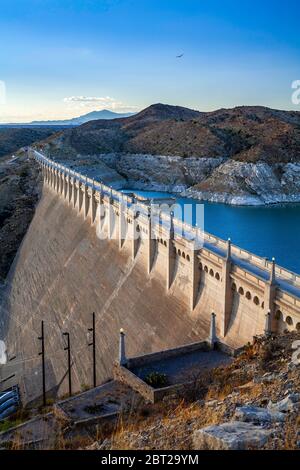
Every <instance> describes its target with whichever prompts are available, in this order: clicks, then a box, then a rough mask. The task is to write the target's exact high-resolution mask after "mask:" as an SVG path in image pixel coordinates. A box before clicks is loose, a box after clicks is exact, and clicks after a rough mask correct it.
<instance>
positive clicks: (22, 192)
mask: <svg viewBox="0 0 300 470" xmlns="http://www.w3.org/2000/svg"><path fill="white" fill-rule="evenodd" d="M41 183H42V180H41V176H40V170H39V168H38V165H37V164H35V162H33V161H29V160H28V158H27V155H26V154H25V153H23V152H18V153H17V154H16V156H15V157H7V158H3V159H2V160H0V247H1V250H0V284H1V283H3V282H4V280H5V278H6V275H7V273H8V270H9V268H10V265H11V263H12V261H13V259H14V257H15V254H16V252H17V250H18V248H19V245H20V243H21V241H22V239H23V236H24V235H25V233H26V231H27V228H28V226H29V224H30V222H31V219H32V217H33V214H34V209H35V205H36V203H37V200H38V198H39V195H40V192H41V186H42V184H41Z"/></svg>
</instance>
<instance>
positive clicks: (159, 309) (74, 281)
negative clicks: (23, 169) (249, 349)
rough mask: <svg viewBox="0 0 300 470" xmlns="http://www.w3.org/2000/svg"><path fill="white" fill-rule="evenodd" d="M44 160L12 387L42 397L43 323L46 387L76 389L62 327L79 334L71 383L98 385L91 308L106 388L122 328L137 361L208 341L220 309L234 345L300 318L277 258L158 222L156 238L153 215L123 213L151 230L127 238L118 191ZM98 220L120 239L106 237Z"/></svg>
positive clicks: (11, 361)
mask: <svg viewBox="0 0 300 470" xmlns="http://www.w3.org/2000/svg"><path fill="white" fill-rule="evenodd" d="M36 158H38V159H39V160H40V162H41V164H42V170H43V176H44V189H43V194H42V198H41V200H40V202H39V204H38V206H37V209H36V213H35V216H34V219H33V221H32V223H31V225H30V227H29V230H28V232H27V235H26V237H25V239H24V240H23V243H22V245H21V247H20V249H19V251H18V254H17V256H16V258H15V261H14V263H13V265H12V267H11V270H10V273H9V276H8V279H7V285H6V287H5V288H4V290H3V292H2V303H1V311H0V322H1V323H0V324H1V328H0V339H1V340H3V341H4V342H5V345H6V348H7V350H6V355H7V363H6V364H5V365H2V366H0V374H1V376H0V379H1V383H2V389H5V388H7V387H9V386H11V385H15V384H18V385H19V387H20V390H21V393H22V395H23V397H24V401H27V402H30V401H32V400H34V399H36V398H38V397H39V396H41V394H42V385H41V384H42V370H41V357H40V356H39V352H40V350H41V341H40V340H39V339H38V338H39V337H40V335H41V321H44V329H45V363H46V389H47V391H49V392H50V391H51V392H52V394H54V395H59V396H62V395H64V394H66V393H67V392H68V377H67V373H68V363H67V352H66V351H65V350H64V348H65V347H66V342H65V340H66V338H65V337H64V336H63V333H64V332H68V333H69V334H70V344H71V361H72V368H71V370H72V390H73V391H74V392H75V391H79V390H82V389H83V388H85V387H86V386H91V385H92V349H91V348H90V347H88V343H89V342H90V338H89V333H88V329H89V328H91V326H92V312H95V318H96V360H97V383H98V384H100V383H102V382H104V381H106V380H108V379H110V378H112V366H113V363H114V361H115V360H116V358H117V356H118V340H119V330H120V328H123V329H124V330H125V333H126V334H127V336H126V348H127V355H128V356H129V357H130V356H138V355H141V354H144V353H149V352H155V351H159V350H161V349H167V348H172V347H176V346H179V345H183V344H187V343H192V342H197V341H200V340H203V339H206V338H207V336H208V334H209V325H210V318H211V313H212V312H215V313H216V323H217V334H218V336H219V337H220V338H222V341H223V342H225V343H227V344H228V345H230V346H232V347H239V346H242V345H243V344H245V343H246V342H247V341H251V340H252V338H253V336H254V335H256V334H263V333H264V332H265V331H266V329H268V330H269V331H277V330H279V329H284V328H285V327H287V328H289V329H294V328H296V327H298V326H299V324H300V323H299V322H300V301H299V298H298V293H297V289H298V284H297V283H298V281H299V280H298V279H297V278H291V279H286V278H285V277H284V275H285V271H284V270H282V271H281V272H280V275H281V278H282V279H281V284H280V285H279V284H278V283H276V277H278V274H279V272H278V268H277V267H275V265H274V263H273V264H264V265H263V266H258V264H259V263H261V262H262V260H260V259H259V258H257V257H254V255H251V256H253V258H251V259H250V258H249V257H248V255H249V256H250V254H247V253H246V252H241V253H239V256H240V258H241V262H238V258H237V255H238V249H237V248H236V247H231V246H227V244H226V243H225V244H224V242H223V241H218V240H217V239H215V238H214V239H213V237H211V236H208V238H207V239H206V244H205V245H204V247H203V248H202V249H201V250H198V251H196V250H194V248H193V244H192V242H191V240H190V239H185V238H184V237H180V236H177V235H176V232H175V233H173V235H172V236H171V237H167V236H166V233H165V232H166V229H165V228H164V227H162V226H159V227H152V229H153V231H154V234H155V237H154V239H151V240H150V238H149V236H148V235H149V233H150V232H151V230H152V229H151V227H150V228H149V223H150V220H149V219H148V218H147V217H144V215H143V214H140V215H138V216H134V215H133V216H132V215H131V214H130V210H126V211H125V214H124V217H125V219H126V221H127V223H128V229H127V230H131V227H134V226H135V228H137V229H138V231H139V233H140V234H141V236H140V238H139V239H138V240H131V239H129V238H128V239H127V237H126V236H124V238H122V236H121V235H120V218H121V216H122V214H121V208H120V206H119V205H118V203H117V202H116V201H115V200H113V199H112V197H111V196H112V194H111V193H110V194H107V193H106V192H105V188H104V187H103V186H102V185H101V188H100V189H99V188H97V187H96V186H94V182H92V186H90V183H89V181H87V180H85V181H81V180H80V179H79V178H78V177H76V175H75V174H74V175H70V172H69V173H67V171H65V170H64V169H63V167H62V166H60V170H59V171H58V169H56V168H55V165H54V166H53V164H52V163H51V161H49V160H48V161H47V159H46V158H45V157H42V156H41V155H40V154H37V156H36ZM100 205H103V206H104V207H105V213H104V216H103V217H102V216H101V215H100V209H99V208H100ZM111 209H112V210H113V211H114V213H115V214H116V218H115V220H116V222H115V225H114V226H112V225H111V219H110V210H111ZM99 224H102V228H103V230H104V231H106V232H109V233H110V235H111V234H112V233H114V234H119V235H118V236H115V237H113V238H112V239H109V238H107V237H106V238H105V239H101V238H99V237H98V236H97V233H96V228H97V227H98V225H99ZM149 230H150V232H149ZM169 235H170V234H169ZM209 237H210V238H209ZM213 240H215V242H214V241H213ZM214 244H215V245H216V244H217V246H216V247H213V245H214ZM226 250H227V251H226ZM243 253H244V261H243ZM245 253H246V254H245ZM246 256H247V258H245V257H246ZM247 262H248V263H250V262H251V263H252V264H253V265H255V269H254V268H253V269H252V271H251V269H250V267H249V266H248V265H247ZM263 262H264V263H266V261H265V260H264V261H263ZM255 263H256V264H255ZM280 269H282V268H280ZM290 274H291V273H290ZM291 275H292V274H291ZM286 277H287V275H286ZM285 283H286V284H285ZM288 286H291V289H292V291H291V289H290V290H289V289H288Z"/></svg>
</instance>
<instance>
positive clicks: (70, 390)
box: [63, 332, 72, 396]
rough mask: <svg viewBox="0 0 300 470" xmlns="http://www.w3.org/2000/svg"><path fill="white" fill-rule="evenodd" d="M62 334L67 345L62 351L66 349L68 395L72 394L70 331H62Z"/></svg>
mask: <svg viewBox="0 0 300 470" xmlns="http://www.w3.org/2000/svg"><path fill="white" fill-rule="evenodd" d="M63 336H66V337H67V347H66V348H64V351H68V376H69V396H72V376H71V348H70V333H67V332H66V333H63Z"/></svg>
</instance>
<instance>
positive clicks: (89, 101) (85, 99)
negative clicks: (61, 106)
mask: <svg viewBox="0 0 300 470" xmlns="http://www.w3.org/2000/svg"><path fill="white" fill-rule="evenodd" d="M63 101H64V102H65V103H75V104H80V105H81V106H87V107H90V106H94V105H95V104H97V105H100V106H101V107H103V108H105V109H110V110H113V111H115V110H132V111H135V110H137V109H138V108H137V106H130V105H127V104H125V103H123V102H122V101H118V100H116V99H114V98H111V97H110V96H68V97H66V98H64V99H63Z"/></svg>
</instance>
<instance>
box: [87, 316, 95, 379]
mask: <svg viewBox="0 0 300 470" xmlns="http://www.w3.org/2000/svg"><path fill="white" fill-rule="evenodd" d="M88 331H91V332H92V333H93V337H92V342H91V343H89V344H88V345H89V346H93V386H94V387H96V382H97V377H96V329H95V312H93V327H92V328H89V329H88Z"/></svg>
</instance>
